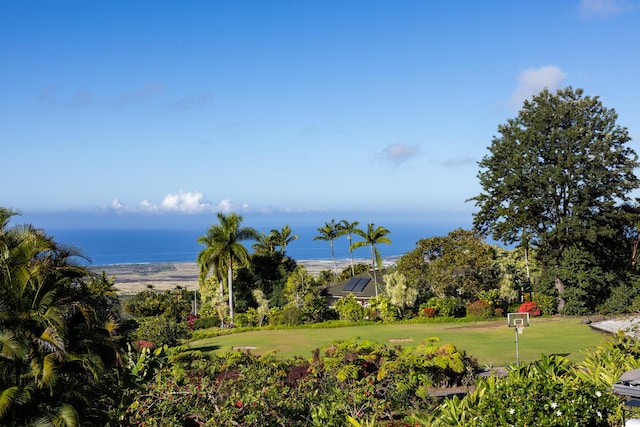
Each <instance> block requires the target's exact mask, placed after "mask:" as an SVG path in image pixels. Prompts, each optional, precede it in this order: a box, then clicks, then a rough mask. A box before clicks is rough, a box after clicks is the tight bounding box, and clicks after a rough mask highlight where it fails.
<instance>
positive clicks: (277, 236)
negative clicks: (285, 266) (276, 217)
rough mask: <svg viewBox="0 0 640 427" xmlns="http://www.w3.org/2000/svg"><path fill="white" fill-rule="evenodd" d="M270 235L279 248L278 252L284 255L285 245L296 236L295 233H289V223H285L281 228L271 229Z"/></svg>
mask: <svg viewBox="0 0 640 427" xmlns="http://www.w3.org/2000/svg"><path fill="white" fill-rule="evenodd" d="M270 235H271V236H272V238H273V241H274V243H275V245H276V247H279V248H280V254H282V256H284V255H285V252H286V250H287V245H288V244H289V243H291V242H293V241H294V240H296V239H297V238H298V235H297V234H294V235H293V236H292V235H291V227H289V224H285V226H284V227H282V230H275V229H274V230H271V233H270Z"/></svg>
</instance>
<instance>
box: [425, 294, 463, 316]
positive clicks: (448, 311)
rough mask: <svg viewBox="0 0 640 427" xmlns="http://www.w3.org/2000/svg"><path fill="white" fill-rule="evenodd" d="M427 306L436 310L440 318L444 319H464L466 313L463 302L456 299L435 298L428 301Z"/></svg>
mask: <svg viewBox="0 0 640 427" xmlns="http://www.w3.org/2000/svg"><path fill="white" fill-rule="evenodd" d="M426 306H427V307H431V308H435V310H436V312H437V313H438V316H443V317H462V316H464V315H465V313H466V310H465V306H464V304H463V303H462V300H460V299H459V298H454V297H446V298H437V297H433V298H430V299H429V301H427V303H426Z"/></svg>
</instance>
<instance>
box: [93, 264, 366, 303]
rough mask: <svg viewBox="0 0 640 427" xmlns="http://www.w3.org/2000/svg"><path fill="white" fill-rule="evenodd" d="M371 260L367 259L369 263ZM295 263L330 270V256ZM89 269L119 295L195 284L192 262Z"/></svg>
mask: <svg viewBox="0 0 640 427" xmlns="http://www.w3.org/2000/svg"><path fill="white" fill-rule="evenodd" d="M354 262H355V263H366V260H362V259H357V260H354ZM370 263H371V261H369V264H370ZM298 264H301V265H304V266H305V267H306V268H307V271H308V272H309V274H311V275H313V276H315V275H317V274H318V273H320V272H321V271H322V270H332V269H333V261H331V260H303V261H298ZM336 265H337V267H338V271H342V270H343V269H344V268H346V267H348V266H349V265H350V261H349V260H343V259H341V260H336ZM90 269H91V270H92V271H93V272H95V273H97V274H102V272H103V271H104V272H105V274H106V276H107V277H108V278H111V277H113V278H114V287H115V288H116V290H117V291H118V293H119V294H121V295H132V294H136V293H138V292H141V291H143V290H145V289H146V288H147V287H148V286H149V285H151V286H153V289H155V290H157V291H166V290H171V289H175V288H176V287H177V286H180V287H182V288H186V289H187V290H189V289H191V290H193V289H196V288H197V287H198V275H199V268H198V264H196V263H195V262H161V263H144V264H113V265H103V266H95V267H90Z"/></svg>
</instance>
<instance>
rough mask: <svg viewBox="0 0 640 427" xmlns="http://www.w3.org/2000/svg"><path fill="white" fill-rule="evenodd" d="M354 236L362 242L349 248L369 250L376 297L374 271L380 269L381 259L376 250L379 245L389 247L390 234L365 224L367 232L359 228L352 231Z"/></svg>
mask: <svg viewBox="0 0 640 427" xmlns="http://www.w3.org/2000/svg"><path fill="white" fill-rule="evenodd" d="M353 232H354V233H355V234H357V235H358V236H360V237H362V238H363V239H364V240H361V241H358V242H353V243H352V244H351V248H353V249H357V248H361V247H363V246H369V247H370V248H371V268H372V269H373V283H374V285H375V288H376V295H378V280H377V276H376V269H380V268H382V257H380V251H379V250H378V248H377V245H379V244H385V245H390V244H391V239H389V238H388V237H387V235H388V234H390V233H391V232H390V231H389V230H387V229H386V228H384V227H383V226H381V225H379V226H377V227H376V226H375V224H373V223H369V224H367V230H366V231H364V230H361V229H359V228H357V229H355V230H353Z"/></svg>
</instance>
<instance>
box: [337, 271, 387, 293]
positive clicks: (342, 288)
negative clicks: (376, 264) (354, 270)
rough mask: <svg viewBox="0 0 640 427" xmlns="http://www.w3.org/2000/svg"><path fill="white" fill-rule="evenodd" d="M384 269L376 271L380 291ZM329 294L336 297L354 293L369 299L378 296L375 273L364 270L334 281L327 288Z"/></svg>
mask: <svg viewBox="0 0 640 427" xmlns="http://www.w3.org/2000/svg"><path fill="white" fill-rule="evenodd" d="M384 272H385V271H384V270H382V271H377V272H376V279H377V282H378V293H380V288H381V284H382V275H383V274H384ZM327 294H328V295H329V296H330V297H334V298H343V297H346V296H348V295H349V294H353V295H354V296H355V297H356V298H360V299H369V298H373V297H375V296H376V287H375V286H374V282H373V273H372V272H369V271H367V272H364V273H360V274H357V275H355V276H354V277H352V278H350V279H348V280H343V281H342V282H338V283H334V284H332V285H331V286H329V288H328V289H327Z"/></svg>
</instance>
